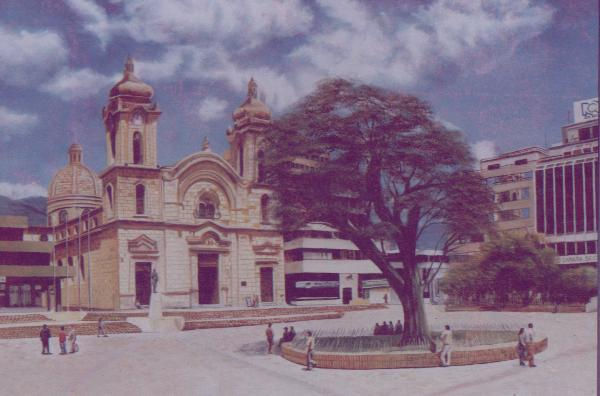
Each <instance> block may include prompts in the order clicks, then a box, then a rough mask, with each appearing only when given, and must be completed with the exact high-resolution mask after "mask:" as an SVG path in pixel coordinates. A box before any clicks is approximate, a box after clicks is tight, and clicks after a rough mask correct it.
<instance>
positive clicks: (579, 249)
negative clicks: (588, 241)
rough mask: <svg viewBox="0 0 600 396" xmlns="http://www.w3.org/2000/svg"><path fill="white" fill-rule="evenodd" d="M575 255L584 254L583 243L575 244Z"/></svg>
mask: <svg viewBox="0 0 600 396" xmlns="http://www.w3.org/2000/svg"><path fill="white" fill-rule="evenodd" d="M576 247H577V254H585V242H577V244H576Z"/></svg>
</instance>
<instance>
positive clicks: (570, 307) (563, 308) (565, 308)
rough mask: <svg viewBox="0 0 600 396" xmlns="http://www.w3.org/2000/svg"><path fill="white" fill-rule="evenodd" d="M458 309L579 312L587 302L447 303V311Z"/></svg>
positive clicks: (582, 310)
mask: <svg viewBox="0 0 600 396" xmlns="http://www.w3.org/2000/svg"><path fill="white" fill-rule="evenodd" d="M457 311H477V312H479V311H497V312H549V313H552V312H558V313H578V312H586V310H585V304H559V305H558V308H557V307H556V305H552V304H544V305H505V306H504V307H494V306H486V305H446V312H457Z"/></svg>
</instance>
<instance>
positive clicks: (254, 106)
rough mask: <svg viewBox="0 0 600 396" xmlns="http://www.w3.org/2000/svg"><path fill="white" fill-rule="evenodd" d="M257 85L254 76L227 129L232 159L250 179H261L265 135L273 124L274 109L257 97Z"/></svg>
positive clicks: (244, 175)
mask: <svg viewBox="0 0 600 396" xmlns="http://www.w3.org/2000/svg"><path fill="white" fill-rule="evenodd" d="M257 92H258V86H257V84H256V82H255V81H254V78H251V79H250V81H249V82H248V93H247V96H246V100H245V101H244V103H242V104H241V106H240V107H238V108H237V109H236V110H235V111H234V112H233V127H232V128H230V129H229V130H228V131H227V140H228V141H229V145H230V158H231V159H230V162H231V164H232V165H233V167H234V168H235V169H236V170H237V171H238V173H239V175H240V176H241V177H242V178H243V179H244V180H247V181H253V182H261V181H262V178H263V177H264V174H263V172H262V163H261V162H262V157H263V151H262V147H261V144H262V135H263V132H264V131H265V129H266V128H268V126H269V125H270V124H271V110H269V108H268V107H267V105H265V104H264V103H263V102H262V101H261V100H260V99H258V93H257Z"/></svg>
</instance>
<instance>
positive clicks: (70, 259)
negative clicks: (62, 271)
mask: <svg viewBox="0 0 600 396" xmlns="http://www.w3.org/2000/svg"><path fill="white" fill-rule="evenodd" d="M67 263H69V267H72V266H73V257H69V258H68V259H67Z"/></svg>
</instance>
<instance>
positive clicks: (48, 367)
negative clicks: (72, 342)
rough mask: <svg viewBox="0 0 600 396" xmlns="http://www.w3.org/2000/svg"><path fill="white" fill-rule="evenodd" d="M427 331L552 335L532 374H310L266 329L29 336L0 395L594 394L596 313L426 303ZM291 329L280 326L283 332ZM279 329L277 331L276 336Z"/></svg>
mask: <svg viewBox="0 0 600 396" xmlns="http://www.w3.org/2000/svg"><path fill="white" fill-rule="evenodd" d="M428 312H429V318H430V322H431V324H432V327H434V328H437V327H440V326H441V325H442V324H444V323H450V324H451V325H452V324H456V325H457V327H458V326H461V325H465V326H467V325H468V326H472V327H475V328H476V327H485V326H502V325H510V326H525V325H526V324H527V323H528V322H533V323H534V324H535V327H536V330H537V331H538V332H539V333H544V334H546V335H547V336H548V337H549V347H548V349H547V350H546V351H544V352H543V353H541V354H540V355H538V356H536V361H537V365H538V367H537V368H524V367H519V364H518V361H516V360H515V361H507V362H499V363H493V364H487V365H476V366H462V367H449V368H429V369H401V370H368V371H351V370H325V369H316V370H314V371H312V372H307V371H304V370H303V369H302V367H301V366H298V365H296V364H294V363H291V362H288V361H286V360H284V359H283V358H281V357H280V356H278V355H276V354H274V355H266V354H265V353H264V351H265V344H264V341H263V339H264V326H253V327H240V328H229V329H213V330H198V331H186V332H180V333H175V334H124V335H112V336H110V337H108V338H96V337H95V336H84V337H80V338H79V345H80V348H81V350H80V352H79V353H77V354H74V355H67V356H60V355H58V345H57V339H56V338H53V339H52V340H51V351H52V353H53V355H52V356H43V355H41V354H40V352H41V346H40V342H39V340H36V339H19V340H0V348H1V350H2V357H3V358H2V359H1V361H0V370H1V372H2V373H3V381H2V382H3V387H2V393H3V394H7V395H10V394H15V395H16V394H27V395H58V394H61V395H65V394H68V395H88V394H89V395H111V396H117V395H261V396H264V395H286V396H292V395H302V396H307V395H360V396H370V395H395V394H404V395H406V394H408V395H432V396H433V395H444V396H450V395H460V396H470V395H473V396H475V395H478V396H479V395H486V396H493V395H499V396H500V395H501V396H506V395H518V396H525V395H540V396H541V395H557V396H558V395H560V396H568V395H573V396H585V395H595V394H596V349H597V343H596V313H577V314H549V313H548V314H547V313H534V314H531V313H497V312H451V313H446V312H443V311H442V308H441V307H436V306H428ZM401 317H402V315H401V310H400V309H399V307H395V306H392V307H390V308H389V309H382V310H375V311H363V312H348V313H346V314H345V315H344V317H343V318H342V319H333V320H326V321H311V322H298V323H293V325H294V326H295V328H296V330H298V332H300V331H302V330H304V329H332V330H333V329H339V328H363V327H367V326H371V325H373V324H374V323H375V322H377V321H382V320H386V321H390V320H391V321H393V322H395V321H396V320H397V319H398V318H401ZM288 325H289V324H286V326H288ZM283 326H284V324H276V325H274V326H273V327H274V329H275V333H276V336H277V337H279V336H280V335H281V333H282V329H283Z"/></svg>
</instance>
